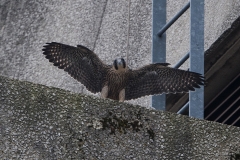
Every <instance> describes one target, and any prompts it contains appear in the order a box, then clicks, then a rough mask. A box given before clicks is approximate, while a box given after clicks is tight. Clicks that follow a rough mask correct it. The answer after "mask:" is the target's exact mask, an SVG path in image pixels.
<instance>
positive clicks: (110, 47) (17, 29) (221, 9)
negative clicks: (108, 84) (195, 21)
mask: <svg viewBox="0 0 240 160" xmlns="http://www.w3.org/2000/svg"><path fill="white" fill-rule="evenodd" d="M187 2H188V0H178V1H167V21H169V20H170V19H171V18H172V17H173V16H174V15H175V14H176V13H177V12H178V11H179V10H180V9H181V8H182V7H183V6H184V5H185V4H186V3H187ZM151 5H152V4H151V1H142V0H131V6H130V14H131V15H130V35H129V41H130V54H129V65H130V67H131V68H137V67H139V66H142V65H146V64H149V63H150V62H151V21H152V9H151ZM0 13H1V14H0V44H1V45H0V75H4V76H7V77H12V78H15V79H20V80H26V81H30V82H34V83H39V84H44V85H47V86H54V87H58V88H62V89H67V90H70V91H73V92H76V93H88V94H89V92H88V91H86V88H85V87H84V86H83V85H81V84H80V83H78V82H77V81H76V80H74V79H72V78H70V76H68V74H67V73H65V72H64V71H62V70H58V69H57V68H56V67H53V66H52V65H51V64H50V63H48V61H47V60H46V59H45V58H44V56H43V55H42V51H41V49H42V46H43V45H44V44H45V43H46V42H51V41H57V42H61V43H65V44H69V45H74V46H75V45H77V44H82V45H85V46H87V47H89V48H90V49H93V50H94V51H95V52H96V53H97V54H98V55H99V57H100V58H101V59H102V60H103V61H104V62H106V63H108V64H111V63H112V61H113V60H114V59H115V58H117V57H126V40H127V28H128V24H127V18H128V1H108V0H71V1H63V0H60V1H59V0H52V1H47V0H41V1H38V0H35V1H31V0H21V1H9V0H1V1H0ZM205 13H206V14H205V16H206V17H205V49H208V48H209V46H210V45H211V44H212V43H213V42H214V41H215V40H216V39H217V37H219V36H220V35H221V33H223V32H224V31H225V30H226V29H227V28H229V27H230V24H231V23H232V22H233V21H234V20H235V19H236V18H237V17H238V16H240V0H234V1H233V0H232V1H231V0H230V1H226V0H205ZM188 35H189V11H187V12H186V13H185V14H184V15H183V17H181V18H180V19H179V21H178V22H177V23H175V24H174V25H173V26H172V27H171V28H170V30H168V31H167V61H168V62H169V63H171V64H173V65H174V64H175V63H176V62H177V61H178V60H179V59H180V57H182V56H183V55H184V54H185V53H187V52H188V51H189V38H188V37H189V36H188ZM187 66H188V65H187V64H186V65H185V66H184V68H187ZM130 102H131V103H134V104H141V105H143V106H149V105H150V101H149V97H144V98H140V99H138V100H135V101H130Z"/></svg>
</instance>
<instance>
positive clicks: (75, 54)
mask: <svg viewBox="0 0 240 160" xmlns="http://www.w3.org/2000/svg"><path fill="white" fill-rule="evenodd" d="M43 51H44V52H43V54H44V55H46V58H47V59H49V62H52V63H53V64H54V66H57V67H58V68H60V69H64V71H66V72H68V73H69V74H70V75H71V76H72V77H73V78H74V79H76V80H78V81H80V82H81V83H82V84H84V85H85V86H86V88H87V89H88V90H90V91H91V92H93V93H96V92H99V91H101V87H102V81H103V76H104V74H105V72H106V66H105V65H104V64H103V63H102V62H101V60H100V59H99V58H98V57H97V56H96V55H95V54H94V53H93V52H92V51H91V50H89V49H88V48H86V47H84V46H80V45H78V47H73V46H69V45H65V44H61V43H56V42H52V43H47V45H45V46H44V49H43Z"/></svg>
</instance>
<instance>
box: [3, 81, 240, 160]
mask: <svg viewBox="0 0 240 160" xmlns="http://www.w3.org/2000/svg"><path fill="white" fill-rule="evenodd" d="M0 90H1V92H0V159H45V160H46V159H51V160H53V159H64V160H66V159H105V160H108V159H109V160H112V159H156V160H157V159H184V160H186V159H191V160H192V159H194V160H198V159H199V160H202V159H230V157H231V156H232V157H236V156H239V154H240V144H239V142H240V128H238V127H233V126H228V125H223V124H219V123H215V122H210V121H204V120H198V119H194V118H189V117H187V116H182V115H177V114H173V113H169V112H162V111H156V110H151V109H146V108H144V107H140V106H134V105H130V104H126V103H119V102H116V101H111V100H102V99H98V98H96V97H90V96H84V95H80V94H74V93H70V92H68V91H64V90H61V89H57V88H51V87H46V86H42V85H37V84H33V83H30V82H24V81H22V82H21V81H18V80H11V79H9V78H5V77H2V76H0Z"/></svg>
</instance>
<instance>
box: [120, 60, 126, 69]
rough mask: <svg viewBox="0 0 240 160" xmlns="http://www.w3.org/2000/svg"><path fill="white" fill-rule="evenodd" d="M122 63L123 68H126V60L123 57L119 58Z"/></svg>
mask: <svg viewBox="0 0 240 160" xmlns="http://www.w3.org/2000/svg"><path fill="white" fill-rule="evenodd" d="M121 61H122V64H123V68H126V62H125V60H124V59H123V58H121Z"/></svg>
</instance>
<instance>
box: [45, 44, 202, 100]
mask: <svg viewBox="0 0 240 160" xmlns="http://www.w3.org/2000/svg"><path fill="white" fill-rule="evenodd" d="M43 47H44V48H43V49H42V51H43V54H44V55H45V57H46V58H47V59H48V60H49V62H52V63H53V64H54V66H57V67H58V68H60V69H63V70H64V71H66V72H68V74H69V75H71V76H72V77H73V78H74V79H76V80H78V81H79V82H81V83H82V84H83V85H84V86H85V87H86V88H87V89H88V90H89V91H91V92H93V93H97V92H101V98H110V99H113V100H118V101H120V102H123V101H124V100H130V99H136V98H139V97H142V96H146V95H154V94H162V93H176V92H180V93H182V92H188V91H189V90H195V88H200V85H204V82H205V81H204V77H203V76H202V75H201V74H199V73H195V72H190V71H184V70H180V69H175V68H170V67H168V65H170V64H169V63H155V64H149V65H146V66H144V67H141V68H139V69H137V70H131V69H129V67H128V66H127V65H126V62H125V60H124V59H123V58H118V59H115V60H114V61H113V64H112V65H106V64H104V63H103V62H102V61H101V60H100V59H99V58H98V56H97V55H96V54H95V53H94V52H92V51H91V50H90V49H88V48H87V47H84V46H82V45H77V47H74V46H69V45H65V44H61V43H57V42H52V43H46V45H45V46H43Z"/></svg>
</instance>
